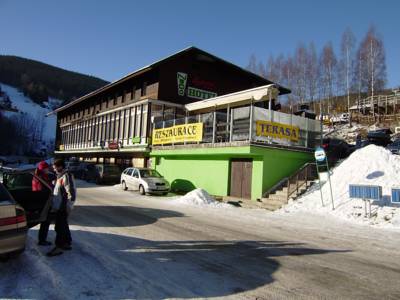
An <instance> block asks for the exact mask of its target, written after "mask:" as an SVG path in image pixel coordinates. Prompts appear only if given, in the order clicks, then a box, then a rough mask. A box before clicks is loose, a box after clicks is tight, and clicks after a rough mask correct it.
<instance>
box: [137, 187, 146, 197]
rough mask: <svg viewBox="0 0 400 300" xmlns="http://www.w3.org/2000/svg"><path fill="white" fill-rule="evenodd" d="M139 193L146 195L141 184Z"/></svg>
mask: <svg viewBox="0 0 400 300" xmlns="http://www.w3.org/2000/svg"><path fill="white" fill-rule="evenodd" d="M139 193H140V195H146V191H145V189H144V186H143V185H140V186H139Z"/></svg>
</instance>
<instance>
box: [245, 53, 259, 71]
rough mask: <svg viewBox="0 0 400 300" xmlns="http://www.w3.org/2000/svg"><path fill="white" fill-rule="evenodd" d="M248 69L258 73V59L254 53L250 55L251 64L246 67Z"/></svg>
mask: <svg viewBox="0 0 400 300" xmlns="http://www.w3.org/2000/svg"><path fill="white" fill-rule="evenodd" d="M246 69H247V70H249V71H250V72H253V73H257V59H256V56H255V55H254V54H252V55H251V56H250V59H249V64H248V65H247V67H246Z"/></svg>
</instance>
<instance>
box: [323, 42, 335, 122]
mask: <svg viewBox="0 0 400 300" xmlns="http://www.w3.org/2000/svg"><path fill="white" fill-rule="evenodd" d="M319 62H320V70H321V83H322V84H323V91H324V98H327V101H328V103H327V106H328V108H327V112H328V114H330V113H331V110H332V97H333V90H334V83H335V79H336V71H337V59H336V55H335V52H334V50H333V47H332V43H331V42H328V43H327V44H326V45H325V46H324V48H323V49H322V53H321V55H320V59H319Z"/></svg>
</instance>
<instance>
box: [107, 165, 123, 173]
mask: <svg viewBox="0 0 400 300" xmlns="http://www.w3.org/2000/svg"><path fill="white" fill-rule="evenodd" d="M104 172H105V173H110V174H119V173H121V170H120V169H119V167H118V166H114V165H111V166H104Z"/></svg>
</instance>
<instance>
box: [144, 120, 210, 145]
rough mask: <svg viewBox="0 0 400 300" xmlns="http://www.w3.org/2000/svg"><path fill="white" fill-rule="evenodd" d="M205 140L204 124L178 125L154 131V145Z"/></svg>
mask: <svg viewBox="0 0 400 300" xmlns="http://www.w3.org/2000/svg"><path fill="white" fill-rule="evenodd" d="M202 139H203V123H193V124H184V125H176V126H172V127H167V128H160V129H154V130H153V138H152V143H153V145H163V144H173V143H182V142H201V141H202Z"/></svg>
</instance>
